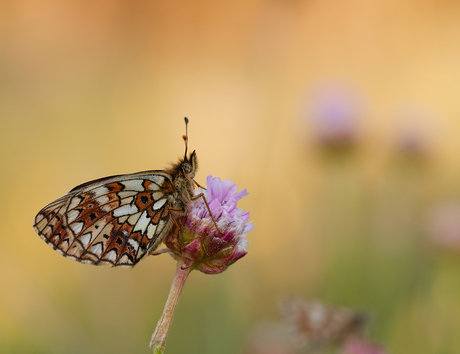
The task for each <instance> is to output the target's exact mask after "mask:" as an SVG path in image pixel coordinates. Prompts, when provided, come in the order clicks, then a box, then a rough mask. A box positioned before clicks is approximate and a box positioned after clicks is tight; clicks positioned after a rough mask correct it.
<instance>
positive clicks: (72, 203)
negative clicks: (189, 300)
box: [34, 171, 174, 266]
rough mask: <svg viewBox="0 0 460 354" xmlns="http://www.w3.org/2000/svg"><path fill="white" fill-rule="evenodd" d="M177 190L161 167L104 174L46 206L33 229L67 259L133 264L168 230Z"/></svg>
mask: <svg viewBox="0 0 460 354" xmlns="http://www.w3.org/2000/svg"><path fill="white" fill-rule="evenodd" d="M173 191H174V186H173V183H172V181H171V179H170V175H168V174H167V173H165V172H163V171H145V172H139V173H134V174H128V175H118V176H111V177H106V178H101V179H98V180H95V181H91V182H87V183H84V184H82V185H80V186H77V187H75V188H74V189H72V190H71V191H70V192H69V193H68V194H67V195H65V196H64V197H62V198H60V199H58V200H56V201H54V202H53V203H51V204H49V205H47V206H46V207H45V208H43V209H42V210H41V211H40V212H39V213H38V214H37V216H36V217H35V222H34V229H35V231H36V232H37V234H38V235H39V236H40V237H41V238H42V239H43V240H44V241H45V242H46V243H48V244H49V245H50V246H51V247H53V248H54V249H55V250H56V251H57V252H59V253H60V254H62V255H63V256H65V257H67V258H70V259H73V260H76V261H79V262H82V263H89V264H94V265H99V264H109V265H111V266H134V265H135V264H136V263H137V262H139V260H141V259H142V257H144V256H145V255H147V254H148V253H149V251H153V250H154V249H155V248H156V247H157V246H158V245H159V244H160V243H161V242H162V240H163V238H164V237H165V236H166V234H167V233H168V232H169V231H170V229H171V227H172V224H173V221H172V219H171V214H170V210H169V206H170V196H171V193H172V192H173Z"/></svg>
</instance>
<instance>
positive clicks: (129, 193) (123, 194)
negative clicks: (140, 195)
mask: <svg viewBox="0 0 460 354" xmlns="http://www.w3.org/2000/svg"><path fill="white" fill-rule="evenodd" d="M117 194H118V196H119V197H120V198H121V199H123V198H127V197H131V196H133V195H135V194H137V192H136V191H121V192H118V193H117Z"/></svg>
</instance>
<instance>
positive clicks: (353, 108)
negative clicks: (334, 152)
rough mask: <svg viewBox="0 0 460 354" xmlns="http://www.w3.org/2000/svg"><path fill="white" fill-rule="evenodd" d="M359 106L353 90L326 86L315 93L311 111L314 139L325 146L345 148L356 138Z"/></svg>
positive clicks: (354, 141) (351, 144)
mask: <svg viewBox="0 0 460 354" xmlns="http://www.w3.org/2000/svg"><path fill="white" fill-rule="evenodd" d="M360 111H361V107H360V104H359V102H358V100H357V99H356V97H355V96H354V95H353V92H351V91H348V90H344V89H341V88H334V87H332V88H331V87H328V88H326V89H325V90H321V91H319V92H318V94H317V95H315V97H314V100H313V102H312V112H311V114H312V115H313V117H312V118H313V119H314V123H315V130H316V132H315V133H316V139H317V141H318V142H319V144H320V145H321V146H323V147H327V148H338V149H341V148H347V147H351V146H353V145H354V143H356V140H357V138H358V122H357V119H358V118H359V116H360V115H361V112H360Z"/></svg>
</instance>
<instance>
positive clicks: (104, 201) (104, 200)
mask: <svg viewBox="0 0 460 354" xmlns="http://www.w3.org/2000/svg"><path fill="white" fill-rule="evenodd" d="M96 201H97V203H98V204H99V205H101V204H105V203H107V202H108V201H109V197H107V196H106V195H104V196H102V197H100V198H97V199H96Z"/></svg>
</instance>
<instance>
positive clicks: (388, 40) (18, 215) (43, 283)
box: [0, 0, 460, 354]
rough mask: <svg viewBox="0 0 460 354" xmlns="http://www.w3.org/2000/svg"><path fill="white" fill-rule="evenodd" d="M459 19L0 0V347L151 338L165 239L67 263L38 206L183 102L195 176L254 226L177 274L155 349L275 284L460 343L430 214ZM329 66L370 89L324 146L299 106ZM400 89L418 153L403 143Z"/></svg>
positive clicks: (413, 342)
mask: <svg viewBox="0 0 460 354" xmlns="http://www.w3.org/2000/svg"><path fill="white" fill-rule="evenodd" d="M459 19H460V6H459V5H458V4H457V2H455V1H449V0H441V1H434V0H419V1H415V0H407V1H396V0H385V1H384V0H376V1H371V2H369V1H367V0H343V1H338V0H330V1H325V0H297V1H294V0H291V1H287V0H285V1H281V0H279V1H277V0H271V1H267V0H249V1H136V2H126V1H107V0H105V1H100V0H96V1H84V2H83V1H80V2H78V1H57V0H45V1H40V2H36V1H25V0H17V1H5V2H2V4H1V5H0V124H1V125H0V146H1V148H0V149H1V150H0V160H1V167H2V171H1V179H0V180H1V189H2V196H1V198H0V220H1V225H2V231H1V234H0V284H1V288H0V352H2V353H142V352H148V348H147V344H148V341H149V339H150V335H151V333H152V332H153V330H154V328H155V325H156V322H157V320H158V319H159V317H160V314H161V311H162V308H163V305H164V302H165V300H166V297H167V293H168V291H169V285H170V282H171V280H172V276H173V273H174V268H175V264H174V262H173V260H172V259H171V258H170V257H168V256H167V255H163V256H160V257H155V258H154V257H150V258H148V259H147V260H145V261H143V262H141V263H140V264H139V265H138V266H136V267H135V268H134V269H129V270H126V269H111V268H107V267H93V266H89V265H82V264H79V263H75V262H71V261H69V260H67V259H65V258H63V257H62V256H60V255H59V254H57V253H56V252H53V251H52V249H51V248H50V247H48V246H47V245H46V244H45V243H44V242H43V241H42V240H41V239H40V238H39V237H38V236H37V235H36V234H35V232H34V231H33V228H32V221H33V218H34V216H35V214H36V213H37V212H38V211H39V210H40V209H41V208H42V207H43V206H45V205H46V204H47V203H49V202H51V201H53V200H54V199H57V198H58V197H60V196H62V195H64V194H65V193H66V192H67V191H68V190H70V189H71V188H72V187H74V186H75V185H77V184H80V183H83V182H85V181H88V180H91V179H95V178H99V177H103V176H107V175H112V174H120V173H131V172H137V171H142V170H148V169H162V168H163V167H165V166H166V165H167V164H168V163H169V162H173V161H176V159H177V157H178V156H181V155H182V154H183V143H182V140H181V136H182V134H184V125H183V117H184V116H187V117H189V118H190V126H189V138H190V148H191V149H196V151H197V154H198V159H199V162H200V170H199V172H198V175H197V177H196V180H197V181H198V182H199V183H201V184H204V183H205V180H206V176H207V175H209V174H212V175H214V176H219V177H221V178H223V179H227V178H228V179H230V180H232V181H233V182H235V183H237V184H238V186H239V188H240V189H242V188H247V189H248V191H249V192H250V195H249V196H248V197H246V198H244V199H243V201H242V202H241V207H243V208H244V209H246V210H248V211H249V212H250V218H251V219H252V220H253V221H254V224H255V226H256V227H255V229H254V230H253V231H251V232H250V233H249V235H248V239H249V240H250V243H249V246H248V251H249V253H248V255H247V256H246V257H245V258H243V259H241V260H240V261H238V262H237V263H236V264H234V265H233V266H232V267H230V268H229V269H228V271H226V272H225V273H223V274H221V275H215V276H206V275H203V274H201V273H198V272H193V273H192V274H191V276H190V278H189V279H188V281H187V283H186V285H185V289H184V292H183V295H182V298H181V301H180V303H179V307H178V310H177V313H176V317H175V321H174V323H173V326H172V331H171V333H170V336H169V339H168V346H167V352H168V353H170V354H173V353H229V354H230V353H240V352H244V350H245V349H244V348H245V343H247V341H248V340H249V338H250V336H251V333H252V331H253V329H254V328H256V327H257V326H258V325H259V324H260V323H264V322H267V321H279V320H280V319H279V315H278V311H277V301H278V300H279V298H280V297H282V296H283V295H285V294H301V295H305V296H311V297H316V298H321V299H323V300H326V301H330V302H333V303H338V304H341V305H344V306H349V307H351V308H357V309H362V310H365V311H367V312H369V313H370V314H371V316H372V321H371V324H370V327H369V336H370V337H371V338H372V339H373V340H376V341H378V342H380V343H382V344H383V345H385V347H386V348H388V350H389V351H391V352H393V353H418V354H422V353H457V352H458V351H459V350H460V336H458V330H459V328H460V272H459V271H460V259H459V257H460V255H459V253H456V252H440V251H439V250H437V249H434V248H433V247H432V245H431V243H429V242H426V235H425V234H426V232H425V231H424V230H425V227H424V225H425V222H426V214H427V213H428V211H429V210H430V208H431V207H432V205H436V203H438V202H441V201H443V200H453V201H457V200H458V199H459V197H460V194H459V192H460V188H459V184H460V178H459V177H460V155H459V151H460V139H459V136H460V119H459V117H460V100H459V93H460V21H459ZM327 85H338V86H343V87H346V88H347V90H350V91H351V92H356V93H357V94H358V95H359V96H360V97H362V100H363V102H364V104H363V108H362V110H361V114H360V115H359V117H357V119H358V131H359V134H358V138H357V143H356V146H355V148H354V149H352V151H348V152H345V153H343V154H342V153H340V154H339V156H335V154H333V155H334V156H331V155H330V154H328V153H326V154H325V153H323V152H322V150H321V147H319V146H318V145H317V144H316V143H315V139H314V127H313V126H312V124H310V123H311V119H310V117H309V116H308V114H307V113H305V112H307V111H308V109H306V107H307V108H308V105H309V104H310V102H311V97H312V92H315V90H316V89H317V88H318V87H323V86H327ZM406 107H415V108H416V111H417V112H419V115H418V116H416V117H415V120H414V121H413V122H412V123H411V124H412V125H411V127H412V128H413V129H415V130H416V131H417V132H418V133H417V134H420V136H421V139H422V141H423V142H424V143H426V146H427V150H426V154H425V155H423V156H422V158H421V159H419V160H417V161H412V160H411V159H406V158H405V157H400V156H399V155H398V154H400V153H401V152H400V151H399V150H398V147H397V144H396V141H397V136H398V134H399V133H398V129H400V126H401V125H404V124H405V122H402V121H401V119H400V117H401V115H402V114H401V112H404V111H405V109H406ZM409 125H410V124H409Z"/></svg>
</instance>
